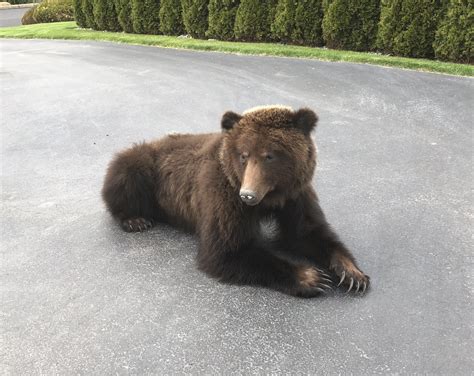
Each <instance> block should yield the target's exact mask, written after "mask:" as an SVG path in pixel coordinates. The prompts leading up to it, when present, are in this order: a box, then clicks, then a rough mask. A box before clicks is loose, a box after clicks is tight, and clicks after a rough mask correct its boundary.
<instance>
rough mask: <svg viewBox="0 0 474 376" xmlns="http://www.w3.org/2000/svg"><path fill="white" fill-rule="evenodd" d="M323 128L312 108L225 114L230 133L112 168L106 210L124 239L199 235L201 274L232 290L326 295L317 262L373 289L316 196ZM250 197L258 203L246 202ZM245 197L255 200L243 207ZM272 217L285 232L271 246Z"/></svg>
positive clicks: (132, 152) (156, 149)
mask: <svg viewBox="0 0 474 376" xmlns="http://www.w3.org/2000/svg"><path fill="white" fill-rule="evenodd" d="M316 122H317V116H316V115H315V114H314V112H313V111H311V110H309V109H301V110H298V111H293V110H291V109H288V108H280V107H278V108H277V107H270V108H260V109H256V110H251V111H248V112H246V113H244V115H238V114H236V113H233V112H227V113H225V114H224V116H223V118H222V122H221V125H222V129H223V131H224V132H223V133H215V134H204V135H173V136H168V137H166V138H164V139H161V140H157V141H153V142H150V143H143V144H138V145H135V146H133V147H132V148H130V149H128V150H125V151H124V152H122V153H119V154H118V155H117V156H116V158H115V159H114V160H113V161H112V162H111V164H110V166H109V169H108V171H107V175H106V178H105V183H104V187H103V190H102V195H103V198H104V201H105V203H106V205H107V207H108V209H109V211H110V212H111V213H112V214H113V215H114V217H116V218H117V219H118V220H119V221H120V222H121V224H122V227H123V228H124V229H125V230H126V231H142V230H145V229H147V228H149V227H150V226H151V224H153V223H154V222H156V221H164V222H168V223H171V224H173V225H175V226H179V227H181V228H184V229H187V230H190V231H194V232H196V233H197V234H198V235H199V240H200V246H199V251H198V264H199V267H200V269H201V270H203V271H205V272H206V273H208V274H209V275H211V276H213V277H216V278H218V279H220V280H222V281H225V282H231V283H240V284H256V285H262V286H267V287H272V288H275V289H278V290H280V291H283V292H286V293H289V294H293V295H298V296H314V295H317V294H319V293H320V292H321V291H322V289H321V287H322V286H324V284H323V279H324V272H322V271H321V270H319V269H317V268H316V267H314V266H312V264H311V263H315V264H318V265H319V266H321V267H323V268H326V269H329V268H331V271H332V272H333V273H334V274H336V275H337V276H339V277H341V276H342V272H343V271H346V272H347V275H349V274H350V276H351V277H352V278H359V279H357V282H358V285H360V284H362V283H364V282H367V283H368V277H366V276H365V275H364V274H363V273H362V272H360V274H357V273H354V268H355V269H356V270H358V269H357V267H356V265H355V262H354V260H353V257H352V256H351V254H350V252H349V251H348V250H347V249H346V248H345V247H344V245H343V244H342V243H341V242H340V241H339V239H338V238H337V236H336V235H335V234H334V233H333V232H332V230H331V229H330V228H329V226H328V224H327V223H326V221H325V219H324V214H323V213H322V211H321V209H320V207H319V205H318V201H317V197H316V194H315V193H314V190H313V188H312V187H311V180H312V177H313V173H314V169H315V166H316V150H315V146H314V144H313V142H312V140H311V137H310V132H311V130H312V129H313V128H314V127H315V125H316ZM244 191H245V192H250V193H249V195H250V196H247V195H244V196H243V198H241V197H240V196H241V195H242V192H244ZM239 192H240V193H239ZM245 197H250V198H251V199H252V201H251V202H245V203H244V202H243V201H242V200H244V199H245ZM264 218H272V219H274V220H275V221H276V223H277V224H278V225H279V237H278V241H277V242H276V243H275V244H272V246H271V247H270V246H269V244H268V243H264V242H263V241H262V239H261V236H260V225H259V224H260V221H261V220H262V219H264ZM275 252H277V253H280V256H277V255H276V254H275ZM336 254H337V257H336V256H334V255H336ZM301 259H304V260H306V261H304V262H305V264H303V266H301V262H302V261H301ZM346 282H347V280H346Z"/></svg>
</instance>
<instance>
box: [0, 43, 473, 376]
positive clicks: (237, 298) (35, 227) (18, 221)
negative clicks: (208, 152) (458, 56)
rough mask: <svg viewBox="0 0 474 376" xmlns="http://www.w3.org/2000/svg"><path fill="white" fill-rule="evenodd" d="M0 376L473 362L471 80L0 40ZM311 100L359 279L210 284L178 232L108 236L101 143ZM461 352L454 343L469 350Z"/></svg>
mask: <svg viewBox="0 0 474 376" xmlns="http://www.w3.org/2000/svg"><path fill="white" fill-rule="evenodd" d="M0 46H1V74H0V79H1V81H0V87H1V138H2V142H1V154H0V155H1V194H2V200H1V203H2V210H1V213H2V214H1V234H2V237H1V253H2V261H1V265H0V271H1V273H0V291H1V304H0V307H1V308H0V314H1V316H0V317H1V333H2V334H1V346H0V370H2V373H3V374H20V373H21V374H40V373H41V374H77V373H80V374H96V375H106V374H115V373H117V374H216V375H217V374H268V373H273V374H288V373H291V374H349V373H351V374H356V375H367V374H387V373H391V374H414V373H421V374H435V375H468V374H470V373H471V372H472V369H473V366H474V364H473V363H474V362H473V358H472V348H473V347H474V343H473V342H474V341H473V322H474V320H473V315H472V292H473V287H474V283H473V272H472V271H473V265H472V249H473V247H472V246H473V243H472V234H473V232H472V224H473V223H472V218H473V210H472V209H473V205H472V203H473V200H472V188H473V170H472V150H473V131H472V125H473V111H472V104H473V99H474V81H473V80H472V79H469V78H462V77H452V76H446V75H438V74H430V73H420V72H413V71H403V70H398V69H387V68H381V67H374V66H369V65H360V64H346V63H328V62H319V61H311V60H298V59H285V58H270V57H251V56H236V55H227V54H216V53H197V52H191V51H177V50H172V49H159V48H151V47H137V46H126V45H118V44H107V43H92V42H91V43H88V42H63V41H27V40H1V41H0ZM274 103H282V104H288V105H291V106H294V107H298V106H310V107H312V108H314V109H315V110H316V111H317V112H318V113H319V115H320V123H319V126H318V129H317V131H316V134H315V137H316V139H317V142H318V146H319V167H318V168H319V169H318V172H317V176H316V178H315V184H316V187H317V191H318V192H319V195H320V199H321V203H322V206H323V208H324V209H325V211H326V213H327V216H328V218H329V220H330V222H332V224H333V225H334V227H335V228H336V229H337V231H338V232H339V234H340V235H341V237H342V238H343V239H344V241H345V242H346V243H347V245H348V246H349V247H350V248H351V249H352V250H353V252H354V254H355V255H356V257H357V259H358V261H359V263H360V265H361V267H362V269H363V270H364V271H365V272H366V273H367V274H369V275H370V276H371V277H372V281H373V288H372V290H371V291H370V293H369V294H368V295H367V296H365V297H364V298H356V297H350V296H345V295H343V294H339V293H337V294H335V295H334V296H329V297H326V298H322V299H313V300H299V299H296V298H292V297H288V296H285V295H282V294H280V293H277V292H273V291H269V290H265V289H257V288H252V287H235V286H226V285H223V284H219V283H217V282H216V281H214V280H211V279H209V278H207V277H206V276H205V275H204V274H202V273H200V272H199V271H197V270H196V268H195V264H194V256H195V254H196V239H195V238H193V237H192V236H190V235H186V234H183V233H182V232H180V231H177V230H175V229H172V228H170V227H167V226H159V227H156V228H154V229H153V230H152V231H151V232H148V233H138V234H127V233H124V232H122V231H121V230H120V229H119V227H118V226H117V225H115V223H114V222H113V221H112V220H111V219H110V217H109V215H108V214H107V213H106V211H105V209H104V206H103V204H102V202H101V199H100V195H99V192H100V188H101V184H102V179H103V175H104V171H105V168H106V166H107V163H108V161H109V160H110V159H111V157H112V155H113V154H114V152H116V151H117V150H120V149H122V148H125V147H127V146H129V145H130V144H131V143H133V142H137V141H141V140H145V139H150V138H154V137H159V136H162V135H164V134H166V133H169V132H209V131H218V130H219V120H220V116H221V115H222V113H223V112H224V111H225V110H229V109H232V110H235V111H243V110H245V109H246V108H249V107H252V106H255V105H258V104H274ZM470 354H471V355H470Z"/></svg>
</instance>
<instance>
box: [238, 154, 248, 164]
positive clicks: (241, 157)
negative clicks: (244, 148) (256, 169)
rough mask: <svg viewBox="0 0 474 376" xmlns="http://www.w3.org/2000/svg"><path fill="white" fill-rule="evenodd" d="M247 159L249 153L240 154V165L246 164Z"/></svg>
mask: <svg viewBox="0 0 474 376" xmlns="http://www.w3.org/2000/svg"><path fill="white" fill-rule="evenodd" d="M248 157H249V153H240V163H245V162H247V158H248Z"/></svg>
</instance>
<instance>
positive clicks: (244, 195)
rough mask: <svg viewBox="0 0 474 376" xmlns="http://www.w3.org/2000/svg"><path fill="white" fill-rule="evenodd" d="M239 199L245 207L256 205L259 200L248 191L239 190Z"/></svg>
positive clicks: (252, 192) (253, 193) (254, 194)
mask: <svg viewBox="0 0 474 376" xmlns="http://www.w3.org/2000/svg"><path fill="white" fill-rule="evenodd" d="M239 194H240V199H241V200H242V201H243V202H245V203H246V204H247V205H257V204H258V203H259V201H260V200H258V199H257V194H256V193H255V192H254V191H251V190H249V189H241V190H240V192H239Z"/></svg>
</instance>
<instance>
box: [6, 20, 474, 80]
mask: <svg viewBox="0 0 474 376" xmlns="http://www.w3.org/2000/svg"><path fill="white" fill-rule="evenodd" d="M0 38H25V39H34V38H43V39H75V40H99V41H110V42H118V43H129V44H139V45H147V46H158V47H169V48H186V49H192V50H200V51H219V52H230V53H239V54H248V55H268V56H286V57H298V58H308V59H318V60H326V61H346V62H354V63H366V64H375V65H383V66H389V67H396V68H403V69H414V70H421V71H429V72H438V73H445V74H452V75H460V76H474V66H472V65H467V64H455V63H446V62H441V61H434V60H426V59H410V58H404V57H396V56H386V55H379V54H373V53H365V52H353V51H338V50H328V49H325V48H311V47H300V46H288V45H282V44H275V43H240V42H222V41H216V40H199V39H186V38H177V37H169V36H163V35H138V34H125V33H111V32H104V31H94V30H84V29H79V28H77V26H76V24H75V23H74V22H57V23H49V24H36V25H27V26H17V27H9V28H1V29H0Z"/></svg>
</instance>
